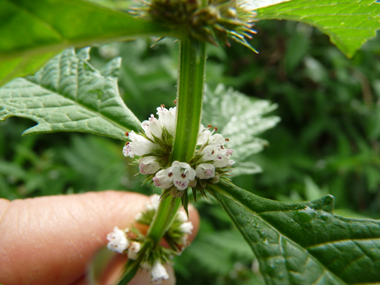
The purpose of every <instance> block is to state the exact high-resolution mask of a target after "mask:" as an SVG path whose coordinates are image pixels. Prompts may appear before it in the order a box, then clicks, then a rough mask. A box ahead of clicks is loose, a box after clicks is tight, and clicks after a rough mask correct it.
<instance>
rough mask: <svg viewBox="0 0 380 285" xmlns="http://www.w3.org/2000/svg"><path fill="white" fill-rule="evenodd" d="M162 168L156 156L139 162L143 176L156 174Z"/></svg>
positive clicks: (143, 158)
mask: <svg viewBox="0 0 380 285" xmlns="http://www.w3.org/2000/svg"><path fill="white" fill-rule="evenodd" d="M160 168H161V166H160V165H159V164H158V162H157V160H156V157H155V156H145V157H142V158H140V160H139V169H140V173H141V174H153V173H156V172H157V171H158V170H159V169H160Z"/></svg>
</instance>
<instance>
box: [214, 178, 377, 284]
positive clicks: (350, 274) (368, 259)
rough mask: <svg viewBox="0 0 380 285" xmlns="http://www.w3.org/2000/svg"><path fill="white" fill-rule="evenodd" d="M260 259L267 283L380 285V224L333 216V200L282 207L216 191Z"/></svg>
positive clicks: (231, 190) (230, 189)
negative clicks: (379, 284)
mask: <svg viewBox="0 0 380 285" xmlns="http://www.w3.org/2000/svg"><path fill="white" fill-rule="evenodd" d="M210 191H211V193H212V194H213V195H214V196H215V198H216V199H217V200H218V201H219V202H220V204H221V205H222V207H223V208H224V209H225V211H226V212H227V213H228V214H229V216H230V217H231V219H232V220H233V222H234V223H235V225H236V226H237V227H238V229H239V230H240V232H241V233H242V234H243V236H244V238H245V239H246V241H247V242H248V243H249V245H250V246H251V248H252V250H253V252H254V253H255V255H256V257H257V258H258V260H259V264H260V271H261V273H262V275H263V277H264V278H265V280H266V282H267V284H292V285H297V284H302V285H303V284H321V285H322V284H369V283H371V284H374V283H376V284H378V283H379V282H380V221H379V220H370V219H349V218H344V217H340V216H337V215H335V214H334V213H333V203H334V200H333V197H332V196H325V197H323V198H321V199H318V200H315V201H311V202H300V203H294V204H289V203H282V202H277V201H272V200H269V199H265V198H261V197H258V196H256V195H254V194H252V193H250V192H248V191H246V190H244V189H240V188H238V187H236V186H234V185H229V186H227V185H219V186H211V187H210Z"/></svg>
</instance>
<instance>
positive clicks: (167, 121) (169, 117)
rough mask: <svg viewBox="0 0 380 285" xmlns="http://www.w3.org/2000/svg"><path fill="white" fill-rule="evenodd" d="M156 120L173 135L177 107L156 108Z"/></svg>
mask: <svg viewBox="0 0 380 285" xmlns="http://www.w3.org/2000/svg"><path fill="white" fill-rule="evenodd" d="M157 114H158V120H159V121H160V123H161V126H162V127H165V128H166V129H167V131H168V132H169V134H171V135H172V136H173V137H174V134H175V127H176V120H177V118H176V116H177V108H176V107H174V108H170V109H169V110H168V109H166V108H164V107H158V108H157Z"/></svg>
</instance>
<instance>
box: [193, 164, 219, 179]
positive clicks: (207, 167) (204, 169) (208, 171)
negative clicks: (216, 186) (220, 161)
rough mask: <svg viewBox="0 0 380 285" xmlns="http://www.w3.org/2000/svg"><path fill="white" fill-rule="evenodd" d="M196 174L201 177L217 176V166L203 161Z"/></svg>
mask: <svg viewBox="0 0 380 285" xmlns="http://www.w3.org/2000/svg"><path fill="white" fill-rule="evenodd" d="M195 172H196V175H197V177H198V178H200V179H209V178H212V177H214V176H215V166H214V165H212V164H211V163H201V164H199V165H198V166H197V169H196V170H195Z"/></svg>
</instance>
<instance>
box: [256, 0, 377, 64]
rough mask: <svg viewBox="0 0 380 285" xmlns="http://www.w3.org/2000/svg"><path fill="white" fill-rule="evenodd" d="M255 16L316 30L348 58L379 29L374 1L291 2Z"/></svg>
mask: <svg viewBox="0 0 380 285" xmlns="http://www.w3.org/2000/svg"><path fill="white" fill-rule="evenodd" d="M257 12H258V19H260V20H266V19H277V20H292V21H299V22H303V23H306V24H309V25H312V26H314V27H317V28H318V29H320V30H321V31H322V32H324V33H326V34H327V35H329V37H330V40H331V42H332V43H334V44H335V45H336V46H337V47H338V48H339V49H340V50H341V51H342V52H343V53H345V54H346V55H347V56H348V57H352V56H353V55H354V53H355V52H356V51H357V50H358V49H359V48H360V47H361V46H362V45H363V44H364V43H365V42H366V41H367V40H368V39H370V38H373V37H375V36H376V30H378V29H380V21H379V20H380V19H379V14H380V4H379V3H377V2H375V1H373V0H359V1H357V0H338V1H336V0H292V1H289V2H285V3H281V4H278V5H273V6H269V7H266V8H262V9H258V10H257Z"/></svg>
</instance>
